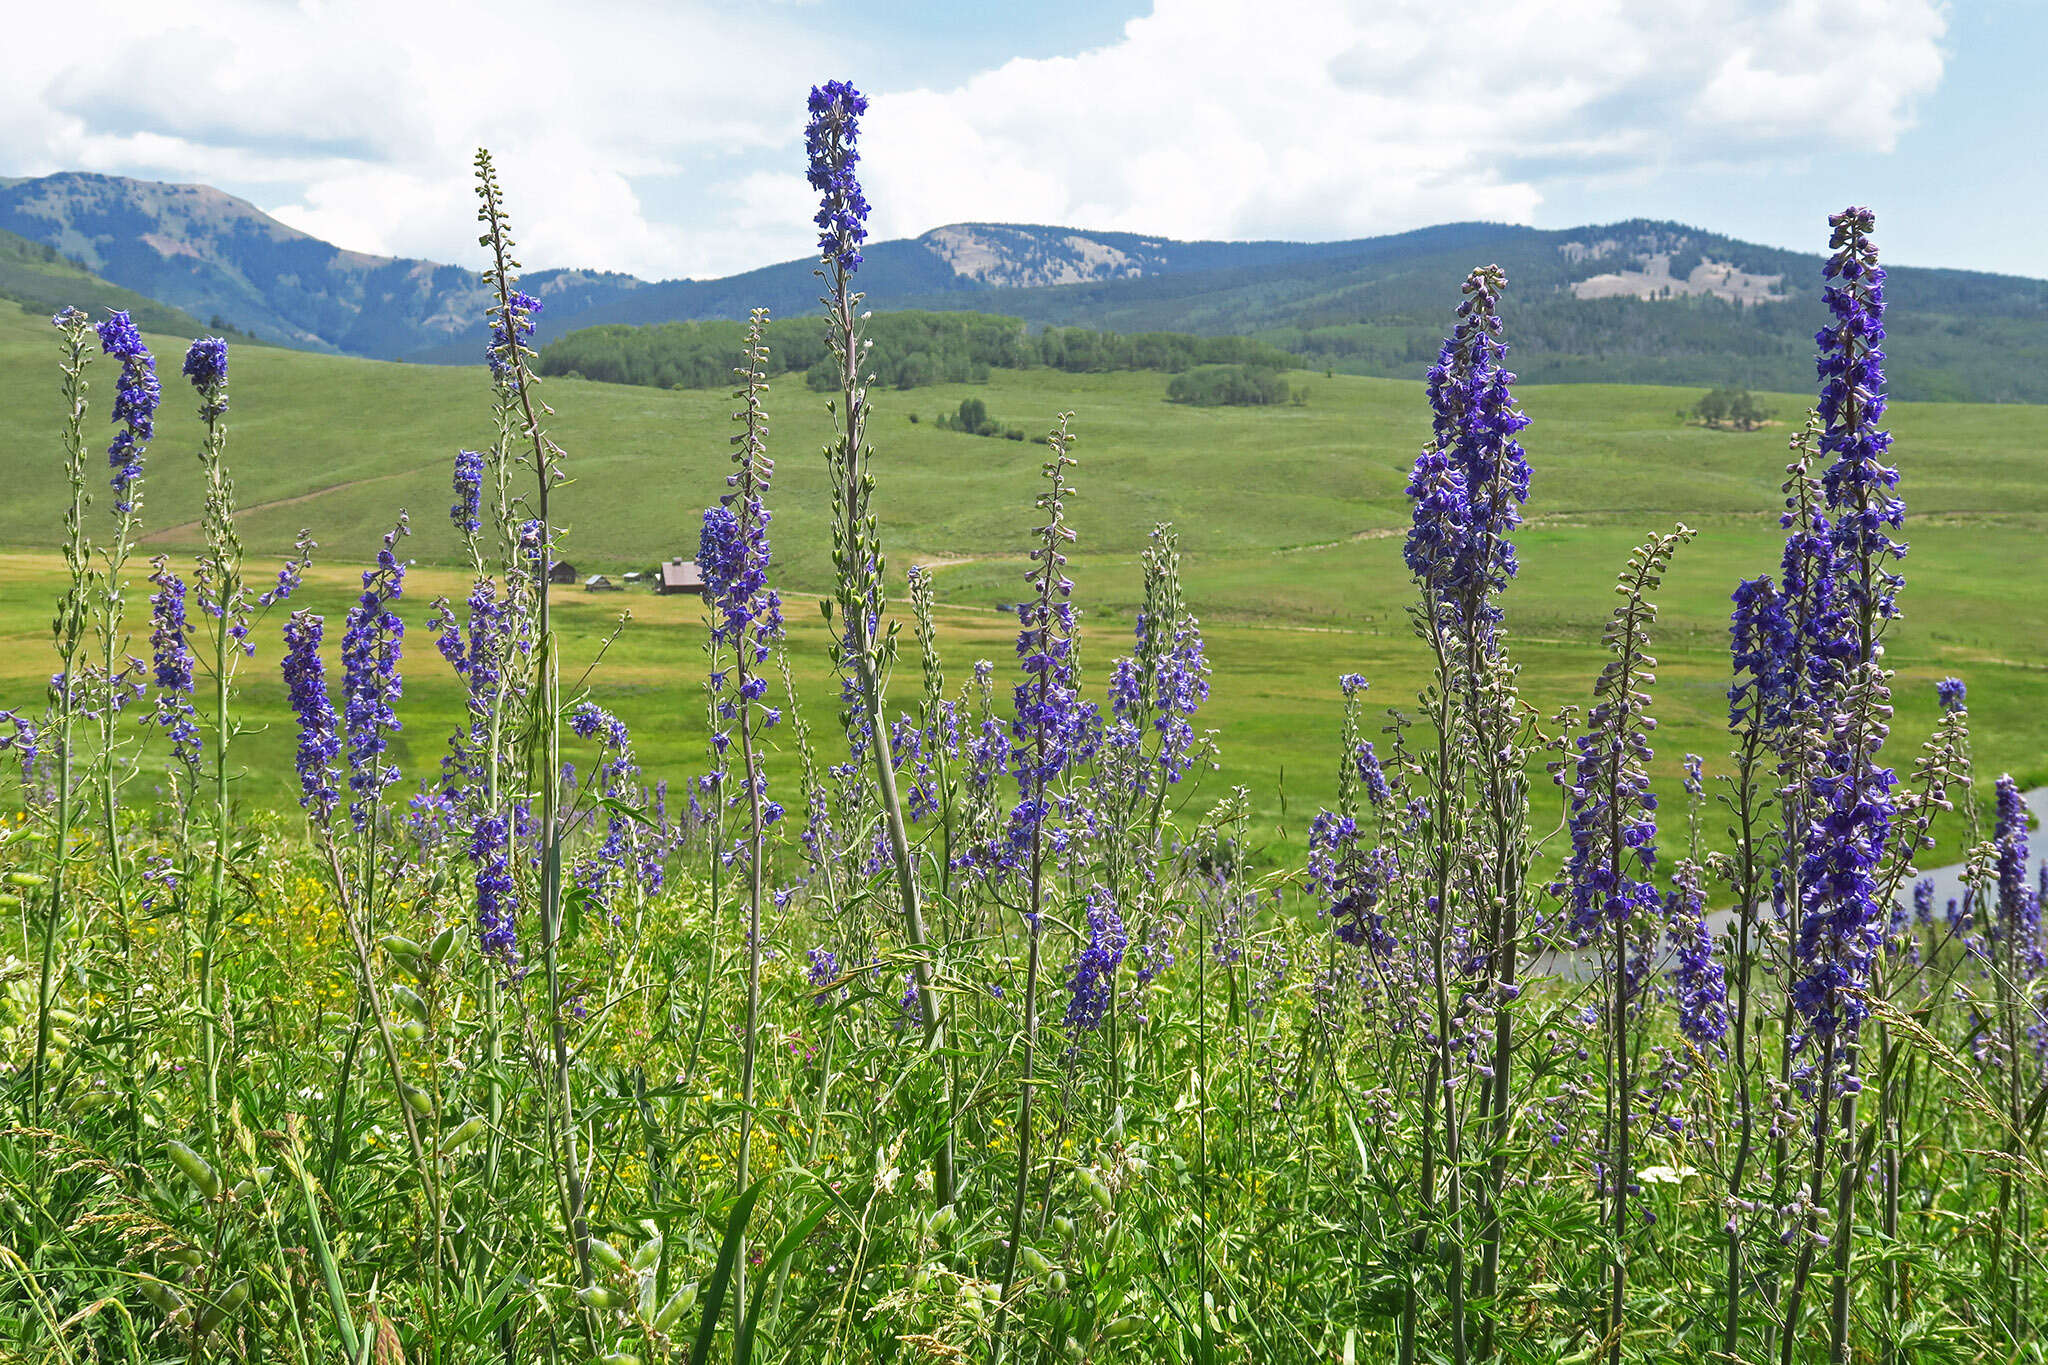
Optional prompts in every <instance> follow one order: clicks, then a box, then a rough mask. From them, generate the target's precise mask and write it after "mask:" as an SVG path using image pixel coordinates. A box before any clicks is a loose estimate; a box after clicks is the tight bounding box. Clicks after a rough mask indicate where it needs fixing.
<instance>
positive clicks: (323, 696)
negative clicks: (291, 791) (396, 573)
mask: <svg viewBox="0 0 2048 1365" xmlns="http://www.w3.org/2000/svg"><path fill="white" fill-rule="evenodd" d="M322 630H323V626H322V622H321V618H320V617H318V616H315V615H313V614H312V613H310V612H305V611H295V612H293V613H292V615H291V619H290V620H288V621H286V622H285V626H284V646H285V655H284V683H285V688H286V690H287V692H288V693H289V694H290V698H291V707H292V714H293V715H295V716H296V717H297V718H298V722H299V749H298V759H297V763H298V770H299V804H300V805H301V806H303V807H305V808H306V809H307V810H308V811H310V812H311V813H312V816H313V822H314V823H315V824H317V825H320V826H322V827H323V828H324V827H325V826H326V825H327V823H328V821H329V820H331V819H332V818H333V816H334V807H335V804H336V803H337V802H338V801H339V800H340V799H341V793H340V791H339V790H337V788H336V785H335V784H336V783H337V782H338V781H340V778H341V773H340V770H339V769H338V768H337V767H336V766H335V761H336V760H337V759H339V758H340V757H341V747H342V744H341V732H340V728H339V725H338V723H337V720H336V717H335V714H334V702H333V699H332V698H331V697H330V696H329V695H328V692H327V669H326V665H325V664H324V663H323V662H322V661H321V658H320V637H321V634H322Z"/></svg>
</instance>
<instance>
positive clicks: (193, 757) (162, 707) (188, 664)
mask: <svg viewBox="0 0 2048 1365" xmlns="http://www.w3.org/2000/svg"><path fill="white" fill-rule="evenodd" d="M151 569H152V571H151V573H150V575H149V581H150V583H151V584H152V585H154V586H155V588H156V591H155V592H154V593H152V594H151V595H150V599H149V608H150V629H149V643H150V648H151V650H152V652H153V654H154V656H155V659H156V715H155V716H154V717H153V719H154V720H155V722H156V723H157V724H158V725H160V726H162V727H163V728H164V731H165V732H166V733H167V734H168V735H169V736H170V740H171V756H172V757H173V758H174V759H176V760H177V761H178V762H180V763H182V764H184V765H185V767H186V768H187V769H188V770H190V769H194V768H196V767H197V766H198V764H199V719H198V716H197V715H196V714H195V713H194V712H193V710H192V679H193V662H192V645H191V634H192V622H191V619H190V617H188V616H187V615H186V611H185V582H184V580H183V579H181V578H179V577H178V575H177V574H175V573H173V572H172V571H171V562H170V560H169V559H168V558H166V557H165V556H163V555H158V556H157V557H156V558H155V559H154V560H152V561H151Z"/></svg>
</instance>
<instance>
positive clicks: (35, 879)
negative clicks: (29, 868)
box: [4, 872, 50, 887]
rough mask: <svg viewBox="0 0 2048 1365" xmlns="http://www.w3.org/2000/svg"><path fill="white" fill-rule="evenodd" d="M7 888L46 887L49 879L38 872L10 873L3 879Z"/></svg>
mask: <svg viewBox="0 0 2048 1365" xmlns="http://www.w3.org/2000/svg"><path fill="white" fill-rule="evenodd" d="M4 880H5V881H6V883H7V884H8V885H9V886H27V887H37V886H48V885H49V884H50V879H49V878H48V877H45V876H44V875H43V874H42V873H40V872H10V873H8V874H7V875H6V877H5V878H4Z"/></svg>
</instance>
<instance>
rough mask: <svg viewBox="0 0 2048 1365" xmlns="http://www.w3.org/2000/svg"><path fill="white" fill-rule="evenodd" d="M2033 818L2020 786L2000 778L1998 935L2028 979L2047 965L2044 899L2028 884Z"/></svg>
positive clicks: (1995, 826)
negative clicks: (2029, 829)
mask: <svg viewBox="0 0 2048 1365" xmlns="http://www.w3.org/2000/svg"><path fill="white" fill-rule="evenodd" d="M2031 819H2032V816H2031V815H2030V814H2029V813H2028V811H2027V803H2026V801H2025V799H2024V798H2022V797H2021V795H2020V784H2019V783H2017V782H2015V781H2013V779H2012V775H2011V774H2010V773H2007V774H2004V775H2002V776H2001V777H2000V778H1999V779H1998V818H1997V820H1996V822H1995V823H1994V824H1993V826H1992V835H1991V839H1992V843H1993V845H1994V846H1995V847H1996V848H1997V850H1998V921H1997V924H1996V926H1995V932H1996V934H1997V937H1998V939H1999V941H2000V942H2001V943H2009V944H2011V945H2012V953H2013V958H2014V962H2015V964H2016V965H2017V966H2018V967H2019V968H2020V970H2021V971H2022V972H2023V973H2024V974H2025V975H2026V976H2028V977H2034V976H2038V975H2040V973H2041V969H2042V966H2043V962H2042V951H2043V945H2042V943H2041V900H2040V896H2039V894H2038V893H2037V892H2036V890H2035V888H2034V887H2032V886H2030V885H2028V882H2029V880H2030V879H2029V878H2028V876H2027V826H2028V824H2029V823H2030V821H2031Z"/></svg>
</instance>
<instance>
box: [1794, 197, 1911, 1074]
mask: <svg viewBox="0 0 2048 1365" xmlns="http://www.w3.org/2000/svg"><path fill="white" fill-rule="evenodd" d="M1828 223H1829V226H1830V227H1831V228H1832V229H1833V236H1832V237H1831V239H1830V243H1829V244H1830V246H1831V247H1832V248H1833V251H1834V254H1833V255H1832V256H1830V257H1829V258H1828V262H1827V264H1826V266H1825V267H1824V270H1823V274H1824V277H1825V278H1826V279H1827V280H1828V285H1827V287H1826V289H1825V291H1824V298H1825V301H1826V303H1827V307H1828V313H1829V316H1830V322H1829V325H1827V326H1826V327H1823V328H1822V329H1821V330H1820V331H1819V332H1818V333H1817V334H1816V336H1815V340H1816V342H1817V343H1818V345H1819V346H1820V348H1821V352H1820V356H1819V358H1818V360H1817V361H1816V369H1817V371H1818V373H1819V376H1820V379H1821V395H1820V402H1819V405H1818V411H1819V417H1820V422H1821V433H1820V450H1821V452H1822V454H1823V455H1824V456H1828V457H1832V460H1833V463H1831V464H1830V465H1829V466H1828V468H1827V469H1826V470H1825V471H1823V473H1822V475H1821V488H1822V491H1823V494H1824V496H1825V499H1826V504H1827V513H1828V519H1829V523H1828V525H1827V527H1826V529H1825V531H1821V530H1820V529H1819V528H1818V526H1817V529H1816V534H1819V535H1821V536H1822V537H1823V538H1824V539H1825V541H1826V545H1825V548H1824V549H1816V550H1815V551H1814V552H1813V555H1812V557H1813V558H1815V559H1816V560H1818V559H1820V558H1821V557H1822V556H1825V557H1826V558H1827V559H1828V560H1829V561H1830V562H1829V569H1830V570H1831V572H1832V575H1833V579H1834V582H1835V584H1836V589H1837V594H1838V597H1837V601H1836V603H1835V604H1833V605H1832V609H1827V608H1826V607H1825V606H1824V607H1823V608H1822V609H1817V610H1815V611H1812V612H1810V613H1808V614H1806V615H1805V617H1804V618H1803V620H1802V631H1803V633H1804V635H1805V640H1804V641H1803V644H1804V645H1805V647H1806V650H1807V653H1808V655H1809V656H1810V657H1811V658H1812V659H1814V660H1816V661H1824V662H1830V663H1832V664H1833V665H1834V666H1835V668H1836V669H1837V671H1838V673H1839V676H1841V677H1842V678H1843V679H1844V680H1845V681H1846V680H1848V679H1849V678H1850V676H1851V670H1859V669H1863V668H1865V667H1867V666H1868V665H1871V664H1873V663H1874V662H1875V660H1876V658H1877V655H1878V647H1877V645H1876V643H1875V636H1876V633H1877V631H1878V630H1879V629H1880V628H1881V626H1882V623H1883V622H1885V621H1887V620H1889V619H1890V618H1891V617H1892V616H1894V615H1896V614H1897V605H1896V601H1897V595H1898V591H1899V589H1900V587H1901V586H1902V585H1903V583H1904V580H1903V579H1902V578H1901V577H1900V576H1899V575H1898V574H1897V573H1896V572H1894V571H1893V570H1892V569H1891V568H1890V567H1888V566H1889V565H1890V564H1892V563H1894V562H1895V561H1897V560H1898V559H1900V558H1902V557H1903V556H1904V555H1905V552H1906V547H1905V546H1904V545H1903V544H1901V543H1899V542H1897V541H1894V540H1893V539H1891V537H1890V535H1889V531H1890V530H1892V529H1896V528H1897V527H1898V526H1899V524H1900V522H1901V520H1902V519H1903V517H1904V515H1905V505H1904V503H1902V502H1901V501H1900V500H1899V498H1898V496H1897V493H1896V490H1897V487H1898V471H1897V470H1896V469H1892V468H1890V467H1888V466H1886V465H1885V464H1884V463H1883V456H1884V454H1885V452H1886V451H1887V450H1888V449H1889V448H1890V445H1891V436H1890V434H1889V433H1887V432H1884V431H1882V430H1880V429H1879V427H1878V425H1877V423H1878V420H1879V418H1881V417H1882V416H1883V414H1884V406H1885V397H1884V370H1883V362H1884V351H1883V349H1882V343H1883V341H1884V321H1883V318H1884V271H1883V270H1882V269H1880V268H1879V267H1878V264H1877V248H1876V247H1875V246H1874V245H1873V244H1872V243H1871V241H1870V237H1869V233H1870V231H1871V229H1872V227H1873V226H1874V224H1875V219H1874V217H1873V215H1872V214H1871V213H1870V211H1869V210H1868V209H1860V208H1852V209H1847V210H1845V211H1843V212H1841V213H1838V214H1834V215H1832V216H1831V217H1830V218H1829V219H1828ZM1790 554H1791V549H1790V547H1789V546H1788V549H1787V555H1788V558H1789V557H1790ZM1873 685H1875V684H1873ZM1889 715H1890V707H1889V706H1888V705H1885V704H1884V703H1883V701H1882V699H1875V700H1866V701H1863V702H1862V703H1860V713H1859V716H1860V718H1859V719H1857V720H1856V721H1855V723H1853V724H1848V725H1843V726H1840V727H1838V728H1837V729H1836V731H1835V732H1833V733H1831V734H1830V735H1829V736H1828V737H1827V739H1828V747H1827V750H1826V752H1825V754H1824V755H1823V756H1822V758H1821V761H1820V763H1819V770H1818V771H1817V772H1815V773H1814V774H1813V775H1812V776H1811V778H1810V779H1809V782H1808V791H1807V799H1808V801H1809V802H1810V804H1811V813H1810V814H1809V816H1808V824H1807V828H1806V829H1805V830H1804V831H1803V838H1802V851H1801V863H1800V870H1801V881H1802V885H1801V898H1802V904H1801V906H1800V924H1799V933H1798V937H1797V940H1796V943H1795V947H1794V951H1795V956H1796V959H1797V971H1798V976H1797V979H1795V980H1794V981H1793V983H1792V986H1791V995H1792V1000H1793V1003H1794V1004H1795V1005H1796V1006H1797V1007H1798V1009H1799V1011H1800V1014H1801V1016H1802V1019H1803V1021H1804V1022H1805V1024H1806V1025H1807V1027H1808V1028H1809V1030H1810V1031H1811V1032H1812V1033H1813V1034H1815V1035H1826V1034H1828V1033H1831V1032H1833V1031H1834V1030H1836V1029H1838V1028H1842V1027H1847V1028H1848V1029H1849V1030H1850V1031H1852V1032H1853V1031H1854V1030H1855V1029H1856V1028H1857V1026H1859V1025H1860V1023H1861V1022H1862V1020H1863V1019H1864V1018H1865V1017H1866V1016H1867V1015H1868V1014H1869V1012H1870V1007H1869V1004H1868V1003H1867V1001H1866V1000H1865V998H1864V997H1865V990H1866V987H1867V986H1868V985H1869V982H1870V979H1871V973H1872V972H1873V971H1874V970H1875V964H1876V960H1877V956H1878V953H1879V951H1880V950H1881V949H1882V947H1883V945H1884V942H1885V940H1886V938H1887V937H1888V934H1889V928H1890V913H1889V909H1890V908H1889V906H1887V905H1885V904H1882V903H1881V902H1882V899H1883V896H1882V891H1881V888H1880V885H1879V882H1880V878H1881V867H1882V864H1883V862H1884V858H1885V851H1886V848H1887V846H1888V844H1889V842H1890V838H1891V824H1892V817H1893V815H1894V802H1893V798H1892V789H1893V788H1894V787H1895V786H1896V785H1897V783H1898V777H1897V774H1896V773H1894V772H1893V771H1892V770H1891V769H1890V768H1887V767H1884V766H1883V765H1881V764H1880V763H1878V762H1877V761H1876V757H1877V754H1878V752H1879V750H1880V749H1881V747H1882V745H1883V743H1884V740H1885V738H1886V736H1887V723H1886V722H1887V718H1888V717H1889Z"/></svg>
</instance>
